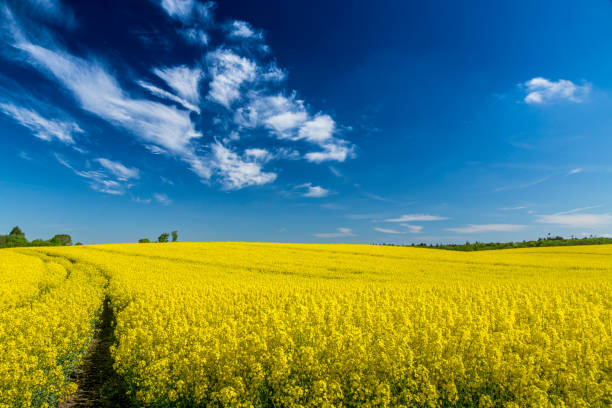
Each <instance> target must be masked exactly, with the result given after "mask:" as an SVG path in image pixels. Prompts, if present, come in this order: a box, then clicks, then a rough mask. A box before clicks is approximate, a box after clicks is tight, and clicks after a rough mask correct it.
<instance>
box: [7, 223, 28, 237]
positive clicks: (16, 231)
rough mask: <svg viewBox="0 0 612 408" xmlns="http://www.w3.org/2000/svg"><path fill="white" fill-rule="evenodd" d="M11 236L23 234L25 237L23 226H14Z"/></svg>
mask: <svg viewBox="0 0 612 408" xmlns="http://www.w3.org/2000/svg"><path fill="white" fill-rule="evenodd" d="M9 236H11V237H15V236H22V237H24V238H25V234H24V233H23V231H21V228H19V227H18V226H15V227H13V229H12V230H11V233H10V234H9Z"/></svg>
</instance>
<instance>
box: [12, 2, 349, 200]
mask: <svg viewBox="0 0 612 408" xmlns="http://www.w3.org/2000/svg"><path fill="white" fill-rule="evenodd" d="M31 1H37V0H31ZM40 1H47V2H53V0H40ZM153 1H154V2H155V3H156V4H158V5H159V6H160V7H161V9H163V11H164V12H165V13H166V14H167V15H168V16H169V17H170V18H172V19H174V20H177V21H176V23H175V24H173V25H174V26H175V29H176V30H177V32H178V34H179V35H180V36H184V38H185V39H187V40H188V41H189V42H193V43H197V44H200V46H199V47H197V48H196V47H194V48H193V51H194V52H198V53H199V57H197V60H198V61H200V62H198V63H197V64H196V65H195V66H193V67H190V66H187V65H178V66H174V65H167V64H166V63H164V62H161V63H155V64H153V66H154V67H157V68H152V72H153V73H154V74H155V75H156V76H157V77H159V78H160V79H161V80H157V78H155V79H154V80H147V81H145V80H144V79H145V78H144V77H143V78H139V77H130V76H129V74H128V75H126V76H125V78H124V75H122V76H121V77H120V76H118V74H117V75H115V74H114V73H113V72H115V71H114V70H113V67H112V66H109V65H107V63H105V62H103V61H102V60H98V59H96V58H95V57H86V58H83V57H78V56H76V55H73V54H71V53H70V52H68V51H66V49H65V48H63V47H62V46H60V45H58V44H57V43H54V42H53V36H52V35H46V34H49V33H47V32H45V31H44V29H41V32H40V33H34V34H32V35H31V36H30V32H29V30H25V31H24V30H22V29H21V27H20V26H19V24H20V23H19V22H20V21H22V20H21V17H23V16H20V18H13V17H12V11H11V10H10V9H9V8H8V7H7V8H6V10H5V11H4V14H5V15H4V17H5V20H6V22H7V24H5V25H4V27H3V29H4V32H3V34H4V37H3V38H6V39H7V40H8V41H7V42H9V43H11V45H12V47H13V48H14V49H13V50H12V51H11V54H10V57H11V58H15V59H19V60H21V61H23V62H27V63H29V64H31V65H32V66H34V67H36V68H37V69H38V70H39V71H41V72H42V73H44V74H46V75H47V76H48V77H49V78H50V79H51V80H53V81H55V82H56V83H57V84H59V85H61V86H62V87H63V88H65V89H67V90H68V91H69V93H70V94H71V95H72V96H73V97H74V99H75V100H76V102H77V104H78V106H79V107H80V108H82V109H83V110H86V111H88V112H89V113H92V114H94V115H96V116H98V117H99V118H101V119H103V120H105V121H107V122H109V123H110V124H112V125H114V126H115V127H117V128H120V129H122V130H125V131H126V132H125V133H127V134H129V135H131V136H134V137H135V138H136V139H137V140H138V141H139V142H140V143H141V144H142V145H143V147H144V148H146V149H147V150H149V151H150V152H151V153H153V154H164V155H170V156H174V157H176V158H178V159H180V160H182V161H183V162H184V163H187V165H188V166H189V167H190V169H191V170H192V171H193V172H194V173H196V174H197V175H198V176H199V177H200V178H201V179H203V181H205V180H208V179H210V177H212V176H213V175H215V176H219V177H220V179H221V184H222V185H223V187H224V188H226V189H239V188H243V187H246V186H249V185H261V184H266V183H269V182H272V181H274V180H275V179H276V177H277V175H276V173H273V172H265V171H264V170H263V166H264V164H265V163H267V162H269V161H271V160H278V159H289V160H297V159H304V160H305V161H308V162H311V163H321V162H326V161H339V162H343V161H345V160H346V159H347V158H349V157H353V156H354V150H355V146H353V145H352V144H350V143H349V142H348V141H346V140H343V139H342V138H341V133H342V132H343V131H345V130H348V129H350V128H346V127H342V126H339V125H337V124H336V122H335V121H334V119H333V118H332V117H331V116H330V115H328V114H325V113H324V112H318V113H313V112H312V111H311V110H310V108H309V107H307V105H306V104H305V103H304V102H303V101H302V100H300V99H298V98H297V97H296V93H295V92H293V91H291V90H289V89H284V87H283V82H282V81H284V80H285V78H286V76H287V72H286V71H284V70H283V69H281V68H279V67H278V65H277V64H276V62H274V61H273V58H271V57H270V55H269V54H268V49H267V46H265V44H263V41H259V40H263V34H262V31H260V30H257V29H255V28H253V27H252V26H251V25H249V23H247V22H244V21H234V22H230V23H229V24H219V23H216V22H214V19H213V17H212V10H213V8H214V4H213V3H211V2H208V3H203V2H201V1H199V0H153ZM27 27H29V28H31V26H30V25H28V26H27ZM230 28H231V29H230ZM224 29H225V30H229V32H228V35H229V36H230V37H232V40H231V41H228V36H214V37H209V34H208V32H209V31H210V32H213V31H216V32H218V31H219V30H224ZM34 38H36V39H38V38H45V41H44V42H37V41H38V40H36V41H34V40H32V39H34ZM175 38H176V37H173V38H168V39H165V42H166V43H167V45H168V46H170V45H171V43H172V41H174V40H175ZM255 38H257V39H259V40H258V41H252V39H255ZM185 39H183V38H180V37H179V41H181V42H182V43H183V44H187V43H188V41H186V40H185ZM217 39H219V40H221V41H225V43H217V44H214V48H212V47H211V48H210V51H209V49H208V48H207V47H208V42H209V41H213V40H217ZM153 41H157V40H156V39H154V40H153ZM202 44H205V45H206V46H205V47H203V46H202ZM14 51H16V52H14ZM161 55H163V53H160V56H161ZM128 68H129V69H127V70H126V72H128V73H129V72H137V71H138V67H128ZM118 71H119V72H121V70H118ZM124 80H125V82H126V83H137V84H138V85H140V87H142V88H143V89H144V91H146V92H143V91H142V90H138V91H134V92H132V91H131V90H130V89H129V88H127V87H123V86H122V85H121V84H122V83H123V81H124ZM162 81H163V82H162ZM204 81H205V82H206V86H202V87H200V85H201V84H202V85H203V83H204ZM200 91H202V92H207V94H203V93H202V94H201V92H200ZM201 95H205V97H201ZM286 95H289V96H286ZM217 105H218V106H217ZM221 106H222V107H224V108H225V109H222V108H221ZM315 112H316V111H315ZM201 119H202V120H201ZM37 120H38V118H37ZM38 122H40V121H39V120H38ZM196 123H197V124H198V125H202V126H203V128H204V129H203V130H201V131H200V128H197V129H198V130H196ZM207 127H208V128H207ZM75 132H78V131H76V130H75V131H74V132H73V133H70V134H69V135H70V136H74V133H75ZM56 133H57V132H56ZM203 133H205V134H206V138H204V137H203ZM66 134H67V133H64V135H63V137H64V140H67V139H66V137H65V135H66ZM58 135H59V134H58ZM262 136H263V137H273V138H276V139H278V140H279V142H278V146H275V147H274V148H271V149H270V150H265V151H264V150H263V149H258V148H256V147H253V146H252V145H249V144H251V143H252V142H251V141H252V140H254V139H255V138H258V137H262ZM39 137H40V135H39ZM56 137H58V138H59V137H60V136H56ZM213 140H214V141H213ZM238 142H240V143H238ZM298 143H299V144H300V145H301V146H302V147H300V146H299V145H298ZM304 146H306V147H304ZM75 148H76V147H75ZM302 149H303V150H302ZM95 157H96V156H93V157H91V158H90V160H91V161H93V162H95V163H97V164H99V165H100V166H102V164H101V163H100V162H96V161H95ZM104 171H105V172H106V173H107V174H111V171H110V170H109V169H105V170H104ZM113 177H115V176H114V175H113ZM114 181H117V180H114ZM312 187H313V191H312V192H311V193H309V194H310V195H309V196H313V197H314V196H317V195H319V196H322V195H323V194H326V193H324V192H323V191H325V192H327V193H328V191H327V190H326V189H323V188H322V187H319V186H312ZM319 189H321V190H319Z"/></svg>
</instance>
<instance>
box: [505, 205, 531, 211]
mask: <svg viewBox="0 0 612 408" xmlns="http://www.w3.org/2000/svg"><path fill="white" fill-rule="evenodd" d="M526 208H527V207H525V206H523V205H517V206H516V207H502V208H500V210H502V211H517V210H524V209H526Z"/></svg>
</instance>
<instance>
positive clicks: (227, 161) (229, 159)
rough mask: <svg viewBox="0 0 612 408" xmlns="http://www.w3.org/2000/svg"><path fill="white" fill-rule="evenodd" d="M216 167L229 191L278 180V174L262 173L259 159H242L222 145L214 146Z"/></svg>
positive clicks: (216, 144)
mask: <svg viewBox="0 0 612 408" xmlns="http://www.w3.org/2000/svg"><path fill="white" fill-rule="evenodd" d="M212 151H213V156H214V161H213V163H214V167H215V169H216V171H217V172H218V173H219V175H220V176H221V179H222V184H223V187H224V188H225V189H227V190H237V189H240V188H243V187H247V186H252V185H262V184H267V183H271V182H273V181H274V180H276V173H268V172H263V171H262V165H261V162H260V161H259V160H260V159H258V158H257V157H253V156H251V157H246V158H241V157H240V156H239V155H238V154H236V153H235V152H232V151H231V150H229V149H228V148H227V147H225V146H223V145H222V144H221V143H218V142H217V143H215V144H213V145H212Z"/></svg>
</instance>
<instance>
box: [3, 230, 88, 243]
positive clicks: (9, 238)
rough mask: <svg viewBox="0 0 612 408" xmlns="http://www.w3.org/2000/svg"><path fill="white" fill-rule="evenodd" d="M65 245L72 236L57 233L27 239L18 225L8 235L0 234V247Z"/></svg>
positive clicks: (70, 241) (70, 240) (69, 241)
mask: <svg viewBox="0 0 612 408" xmlns="http://www.w3.org/2000/svg"><path fill="white" fill-rule="evenodd" d="M66 245H72V237H71V236H70V235H68V234H57V235H55V236H53V238H51V239H47V240H45V239H40V238H38V239H35V240H33V241H28V239H27V238H26V236H25V233H24V232H23V231H22V230H21V228H19V227H18V226H16V227H14V228H13V229H12V230H11V232H9V234H8V235H0V248H13V247H28V246H66ZM75 245H81V243H80V242H77V243H76V244H75Z"/></svg>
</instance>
